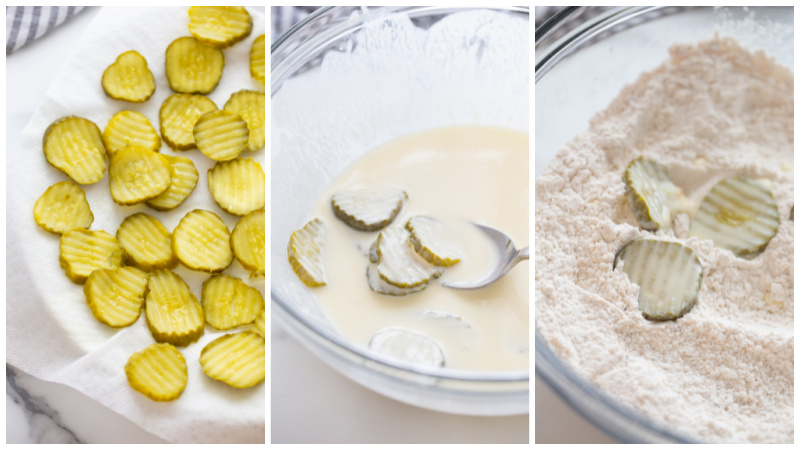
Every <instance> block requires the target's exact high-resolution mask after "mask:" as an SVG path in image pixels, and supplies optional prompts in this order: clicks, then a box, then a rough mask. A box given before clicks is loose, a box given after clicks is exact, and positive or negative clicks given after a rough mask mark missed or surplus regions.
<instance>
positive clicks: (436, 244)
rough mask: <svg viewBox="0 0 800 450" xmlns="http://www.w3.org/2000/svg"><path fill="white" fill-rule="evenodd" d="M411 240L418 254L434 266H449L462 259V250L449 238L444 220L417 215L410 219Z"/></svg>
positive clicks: (408, 228)
mask: <svg viewBox="0 0 800 450" xmlns="http://www.w3.org/2000/svg"><path fill="white" fill-rule="evenodd" d="M406 229H407V230H408V231H409V233H410V234H409V241H410V242H411V245H413V246H414V250H415V251H416V252H417V254H418V255H420V256H422V257H423V258H424V259H425V261H428V262H429V263H431V264H433V265H434V266H442V267H449V266H452V265H453V264H456V263H458V262H459V261H461V251H460V250H459V248H458V246H457V245H455V244H453V243H452V242H451V241H450V240H449V239H448V237H447V236H448V234H449V231H448V229H447V226H445V225H444V224H443V223H442V222H440V221H438V220H436V219H433V218H430V217H426V216H416V217H412V218H410V219H408V222H406Z"/></svg>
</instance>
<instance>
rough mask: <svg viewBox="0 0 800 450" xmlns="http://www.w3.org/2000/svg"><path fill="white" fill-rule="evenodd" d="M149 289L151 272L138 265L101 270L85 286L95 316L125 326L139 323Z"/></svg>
mask: <svg viewBox="0 0 800 450" xmlns="http://www.w3.org/2000/svg"><path fill="white" fill-rule="evenodd" d="M146 291H147V273H145V272H143V271H141V270H139V269H137V268H135V267H120V268H119V269H116V270H112V269H98V270H95V271H94V272H92V274H91V275H89V278H88V279H87V280H86V284H84V285H83V294H84V296H85V297H86V304H87V305H89V309H91V310H92V314H93V315H94V317H95V319H97V320H99V321H100V322H101V323H104V324H106V325H108V326H110V327H114V328H121V327H127V326H128V325H131V324H133V323H134V322H136V319H138V318H139V315H140V314H141V312H142V306H143V305H144V295H145V292H146Z"/></svg>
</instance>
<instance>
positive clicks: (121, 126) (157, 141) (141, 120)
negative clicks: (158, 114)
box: [103, 111, 161, 156]
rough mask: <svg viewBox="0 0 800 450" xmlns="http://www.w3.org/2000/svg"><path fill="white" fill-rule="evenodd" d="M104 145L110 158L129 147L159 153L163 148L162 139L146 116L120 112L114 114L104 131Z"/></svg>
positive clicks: (133, 112)
mask: <svg viewBox="0 0 800 450" xmlns="http://www.w3.org/2000/svg"><path fill="white" fill-rule="evenodd" d="M103 144H104V145H105V147H106V152H107V153H108V156H111V155H112V154H114V152H116V151H117V150H121V149H123V148H125V147H127V146H129V145H136V146H139V147H144V148H146V149H148V150H151V151H154V152H157V151H158V150H159V149H160V148H161V138H160V137H158V133H156V130H155V128H153V125H152V124H150V120H149V119H147V116H145V115H144V114H142V113H138V112H136V111H120V112H118V113H116V114H114V116H113V117H112V118H111V120H109V121H108V125H106V129H105V130H103Z"/></svg>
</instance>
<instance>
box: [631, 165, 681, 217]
mask: <svg viewBox="0 0 800 450" xmlns="http://www.w3.org/2000/svg"><path fill="white" fill-rule="evenodd" d="M622 178H623V180H624V181H625V193H626V195H627V197H628V206H630V208H631V211H633V215H634V216H635V217H636V221H637V222H639V226H641V227H642V228H643V229H645V230H649V231H657V230H659V229H662V228H669V227H670V223H671V222H672V218H673V217H674V216H675V213H676V212H678V211H679V210H680V209H681V206H682V204H683V202H684V201H685V197H684V196H683V192H682V191H681V189H680V188H679V187H677V186H675V185H674V184H673V183H672V181H670V179H669V175H667V171H666V170H664V168H663V167H661V166H660V165H659V164H658V163H656V162H655V161H652V160H650V159H647V158H645V157H644V156H640V157H638V158H636V159H634V160H633V161H631V162H630V164H628V168H627V169H626V170H625V174H624V175H623V177H622Z"/></svg>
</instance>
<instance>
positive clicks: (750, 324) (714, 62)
mask: <svg viewBox="0 0 800 450" xmlns="http://www.w3.org/2000/svg"><path fill="white" fill-rule="evenodd" d="M793 79H794V75H793V74H792V72H791V71H790V70H789V69H787V68H785V67H782V66H779V65H777V64H776V63H775V62H774V61H773V60H772V59H771V58H769V57H768V56H766V55H765V54H764V53H762V52H756V53H751V52H749V51H748V50H746V49H744V48H742V47H740V46H739V45H738V44H737V43H736V42H735V41H733V40H731V39H721V38H715V39H713V40H710V41H706V42H702V43H700V44H698V45H695V46H674V47H673V48H671V49H670V59H669V60H668V61H667V62H666V63H664V64H663V65H661V66H660V67H659V68H657V69H655V70H654V71H652V72H648V73H644V74H642V75H641V76H640V78H639V79H638V80H637V81H636V82H635V83H634V84H632V85H629V86H627V87H625V88H624V89H623V90H622V92H621V93H620V95H619V96H618V97H617V98H616V99H615V100H614V101H613V102H612V103H611V105H609V107H608V108H607V109H606V110H605V111H603V112H601V113H599V114H597V115H596V116H595V117H594V118H593V119H592V122H591V127H590V129H589V130H588V131H587V132H585V133H583V134H581V135H579V136H577V137H576V138H575V139H574V140H572V141H571V142H570V143H569V144H567V146H566V147H565V148H564V149H562V150H561V152H560V153H559V154H558V155H557V157H556V158H555V159H554V160H553V162H552V163H551V164H550V165H549V166H548V168H547V170H546V171H545V173H544V174H543V175H542V176H541V177H540V178H539V179H537V181H536V323H537V327H538V329H539V331H540V332H541V334H542V335H543V336H544V337H545V338H546V339H547V341H548V342H549V344H550V346H551V347H552V349H553V350H554V351H555V352H556V354H558V355H559V356H560V357H561V358H562V359H563V360H564V361H565V363H566V364H567V365H568V366H570V367H571V368H573V369H574V370H576V371H577V372H578V373H579V374H580V375H582V376H584V377H585V378H587V379H588V380H590V381H591V382H592V383H593V384H595V385H596V386H597V387H598V388H599V389H600V390H602V391H604V392H605V393H607V394H608V395H610V396H612V397H614V398H615V399H617V400H618V401H620V402H621V403H623V404H625V405H627V406H628V407H631V408H634V409H635V410H637V411H639V412H641V413H642V414H644V415H646V416H648V417H649V418H651V419H652V420H654V421H658V422H661V423H666V424H668V425H671V426H672V427H674V428H675V429H676V430H677V431H678V432H681V433H682V434H685V435H688V436H693V437H695V438H697V439H700V440H704V441H711V442H793V439H794V408H793V407H794V397H793V392H794V231H793V226H794V222H793V221H790V220H789V215H790V211H791V209H792V206H793V203H794V192H793V191H794V178H793V162H794V157H793V152H794V81H793ZM639 155H644V156H646V157H648V158H651V159H653V160H655V161H657V162H658V163H660V164H661V165H663V166H664V167H665V168H666V169H667V172H668V173H669V175H670V178H671V179H672V180H673V182H674V183H675V184H676V185H678V186H679V187H681V188H682V189H683V191H684V193H686V194H687V196H688V197H689V198H690V199H692V200H694V201H696V202H699V201H700V200H701V199H702V198H703V196H704V195H705V194H706V193H707V192H708V191H709V190H710V189H711V187H713V186H714V185H715V184H716V183H717V182H719V181H720V180H722V179H724V178H727V177H730V176H735V175H741V176H746V177H750V178H756V179H761V180H764V181H765V182H766V183H768V184H769V186H770V187H771V189H772V191H773V193H774V195H775V199H776V201H777V202H778V208H779V212H780V216H781V224H780V227H779V229H778V233H777V235H776V236H775V237H774V238H773V239H772V241H770V243H769V245H768V246H767V248H766V250H765V251H764V252H763V253H761V254H760V255H758V256H757V257H755V258H753V259H751V260H745V259H741V258H737V257H735V256H733V254H732V253H730V252H728V251H725V250H720V249H717V248H714V246H713V244H712V242H711V241H700V240H698V239H697V238H688V239H686V238H683V239H681V241H682V242H684V243H685V244H686V245H688V246H689V247H691V248H692V249H693V250H694V252H695V254H696V255H697V257H698V258H699V259H700V262H701V263H702V265H703V268H704V279H703V285H702V289H701V291H700V294H699V298H698V302H697V305H696V306H695V307H694V309H692V311H691V312H690V313H688V314H687V315H685V316H684V317H682V318H680V319H678V320H676V321H670V322H664V323H657V322H651V321H648V320H647V319H645V318H644V317H643V316H642V314H641V312H640V311H639V310H638V307H637V295H638V287H637V286H636V285H634V284H632V283H631V282H630V281H629V280H628V278H627V276H626V275H625V274H624V273H623V272H622V271H621V270H620V269H619V268H617V269H616V270H614V269H613V268H612V264H613V261H614V255H615V254H616V253H617V251H618V250H620V249H621V248H622V247H623V246H624V245H625V244H627V243H628V242H630V241H631V240H633V239H635V238H638V237H643V236H648V235H654V233H651V232H647V231H643V230H641V229H639V227H638V224H637V222H636V220H635V218H634V216H633V213H632V212H631V211H630V208H629V207H628V205H627V200H626V197H625V192H624V183H623V181H622V173H623V172H624V170H625V167H626V166H627V164H628V163H629V162H630V161H631V160H632V159H634V158H636V157H638V156H639ZM685 220H686V218H682V219H681V221H683V222H685ZM678 228H679V229H682V228H686V223H681V224H680V226H679V227H678ZM666 233H667V232H665V231H659V232H658V233H655V235H657V236H663V237H666V236H667V234H666ZM682 235H684V237H685V233H682V232H680V230H679V232H678V236H679V237H680V236H682Z"/></svg>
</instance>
